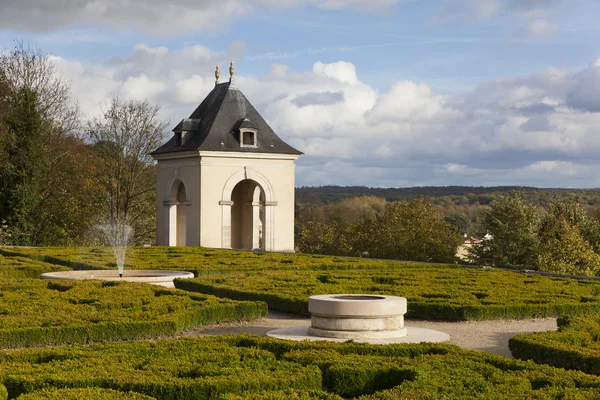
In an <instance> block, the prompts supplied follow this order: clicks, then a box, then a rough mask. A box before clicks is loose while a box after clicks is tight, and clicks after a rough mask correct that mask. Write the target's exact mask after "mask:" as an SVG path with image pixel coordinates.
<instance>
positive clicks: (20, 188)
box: [0, 43, 81, 245]
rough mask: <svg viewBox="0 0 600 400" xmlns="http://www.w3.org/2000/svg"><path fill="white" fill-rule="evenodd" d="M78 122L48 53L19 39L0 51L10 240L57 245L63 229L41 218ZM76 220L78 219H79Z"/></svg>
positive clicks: (4, 208)
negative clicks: (8, 49) (66, 142)
mask: <svg viewBox="0 0 600 400" xmlns="http://www.w3.org/2000/svg"><path fill="white" fill-rule="evenodd" d="M77 121H78V109H77V107H76V105H74V104H73V103H72V102H71V99H70V88H69V84H68V83H67V82H65V81H64V80H63V79H62V78H61V77H60V76H59V75H58V74H56V73H55V71H54V67H53V64H52V62H51V61H50V59H49V58H48V55H47V54H45V53H43V52H42V51H40V50H35V49H31V48H28V47H25V46H23V45H22V44H21V43H19V44H18V45H17V46H16V47H15V48H14V49H13V50H12V51H11V52H9V53H5V54H2V55H0V144H1V146H0V167H1V168H0V215H1V216H2V218H3V219H5V220H6V223H7V225H8V226H9V228H10V230H11V232H12V237H11V241H12V243H14V244H23V245H26V244H34V245H36V244H37V245H39V244H57V243H59V242H61V241H63V240H65V239H66V238H67V237H68V233H67V232H64V231H63V232H58V231H55V233H54V234H50V233H49V232H50V231H51V230H52V229H53V228H54V226H52V224H49V223H48V221H46V220H45V219H44V216H45V215H48V214H49V213H50V209H52V208H53V207H54V206H56V204H55V201H56V198H57V196H56V195H57V193H60V192H62V191H63V190H65V188H66V187H67V186H69V185H70V181H69V180H62V181H57V180H54V179H51V177H52V174H53V173H54V172H55V171H61V170H63V169H64V168H63V166H64V163H65V162H67V157H65V156H64V155H65V154H66V153H68V151H69V149H68V148H59V147H57V143H58V142H60V141H61V140H62V139H63V138H65V137H70V136H71V132H72V130H73V129H74V128H75V127H76V125H77ZM79 221H81V219H79Z"/></svg>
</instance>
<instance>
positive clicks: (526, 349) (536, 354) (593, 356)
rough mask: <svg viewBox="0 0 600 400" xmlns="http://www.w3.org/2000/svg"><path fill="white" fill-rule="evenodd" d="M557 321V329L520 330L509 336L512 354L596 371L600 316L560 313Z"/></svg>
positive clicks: (599, 366)
mask: <svg viewBox="0 0 600 400" xmlns="http://www.w3.org/2000/svg"><path fill="white" fill-rule="evenodd" d="M557 322H558V331H557V332H539V333H532V334H520V335H517V336H515V337H513V338H512V339H510V341H509V347H510V351H511V352H512V354H513V356H514V357H516V358H519V359H523V360H533V361H535V362H537V363H543V364H549V365H553V366H556V367H561V368H566V369H575V370H580V371H583V372H586V373H589V374H594V375H600V317H597V316H596V317H586V318H573V317H561V318H559V319H558V321H557Z"/></svg>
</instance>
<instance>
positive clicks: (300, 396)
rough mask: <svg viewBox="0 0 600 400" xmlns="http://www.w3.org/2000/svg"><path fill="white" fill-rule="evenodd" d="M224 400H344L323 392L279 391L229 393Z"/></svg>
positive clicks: (223, 397) (222, 397)
mask: <svg viewBox="0 0 600 400" xmlns="http://www.w3.org/2000/svg"><path fill="white" fill-rule="evenodd" d="M221 399H222V400H242V399H244V400H343V397H340V396H338V395H337V394H334V393H327V392H321V391H315V390H311V391H308V392H307V391H297V390H285V391H283V390H279V391H270V392H262V393H245V394H243V395H239V394H232V393H228V394H225V395H223V396H221Z"/></svg>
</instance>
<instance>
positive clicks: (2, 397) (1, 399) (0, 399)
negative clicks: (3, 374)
mask: <svg viewBox="0 0 600 400" xmlns="http://www.w3.org/2000/svg"><path fill="white" fill-rule="evenodd" d="M6 399H8V392H7V391H6V387H5V386H4V385H2V384H0V400H6Z"/></svg>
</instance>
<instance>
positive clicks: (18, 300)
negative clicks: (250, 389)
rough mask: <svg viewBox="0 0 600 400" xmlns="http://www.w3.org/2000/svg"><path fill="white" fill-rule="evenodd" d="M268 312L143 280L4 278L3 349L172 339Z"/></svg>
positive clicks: (0, 298) (0, 300) (258, 305)
mask: <svg viewBox="0 0 600 400" xmlns="http://www.w3.org/2000/svg"><path fill="white" fill-rule="evenodd" d="M266 313H267V306H266V304H265V303H262V302H239V301H235V300H229V299H221V298H217V297H214V296H207V295H198V294H193V293H189V292H184V291H182V290H176V289H166V288H163V287H159V286H153V285H147V284H142V283H129V282H114V281H113V282H97V281H46V280H41V279H0V348H16V347H29V346H44V345H46V346H47V345H57V344H67V343H87V342H90V341H104V340H128V339H140V338H154V337H165V336H168V337H171V336H173V335H175V334H177V333H179V332H181V331H182V330H184V329H188V328H193V327H197V326H201V325H206V324H210V323H214V322H220V321H230V320H247V319H253V318H258V317H260V316H262V315H265V314H266Z"/></svg>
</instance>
